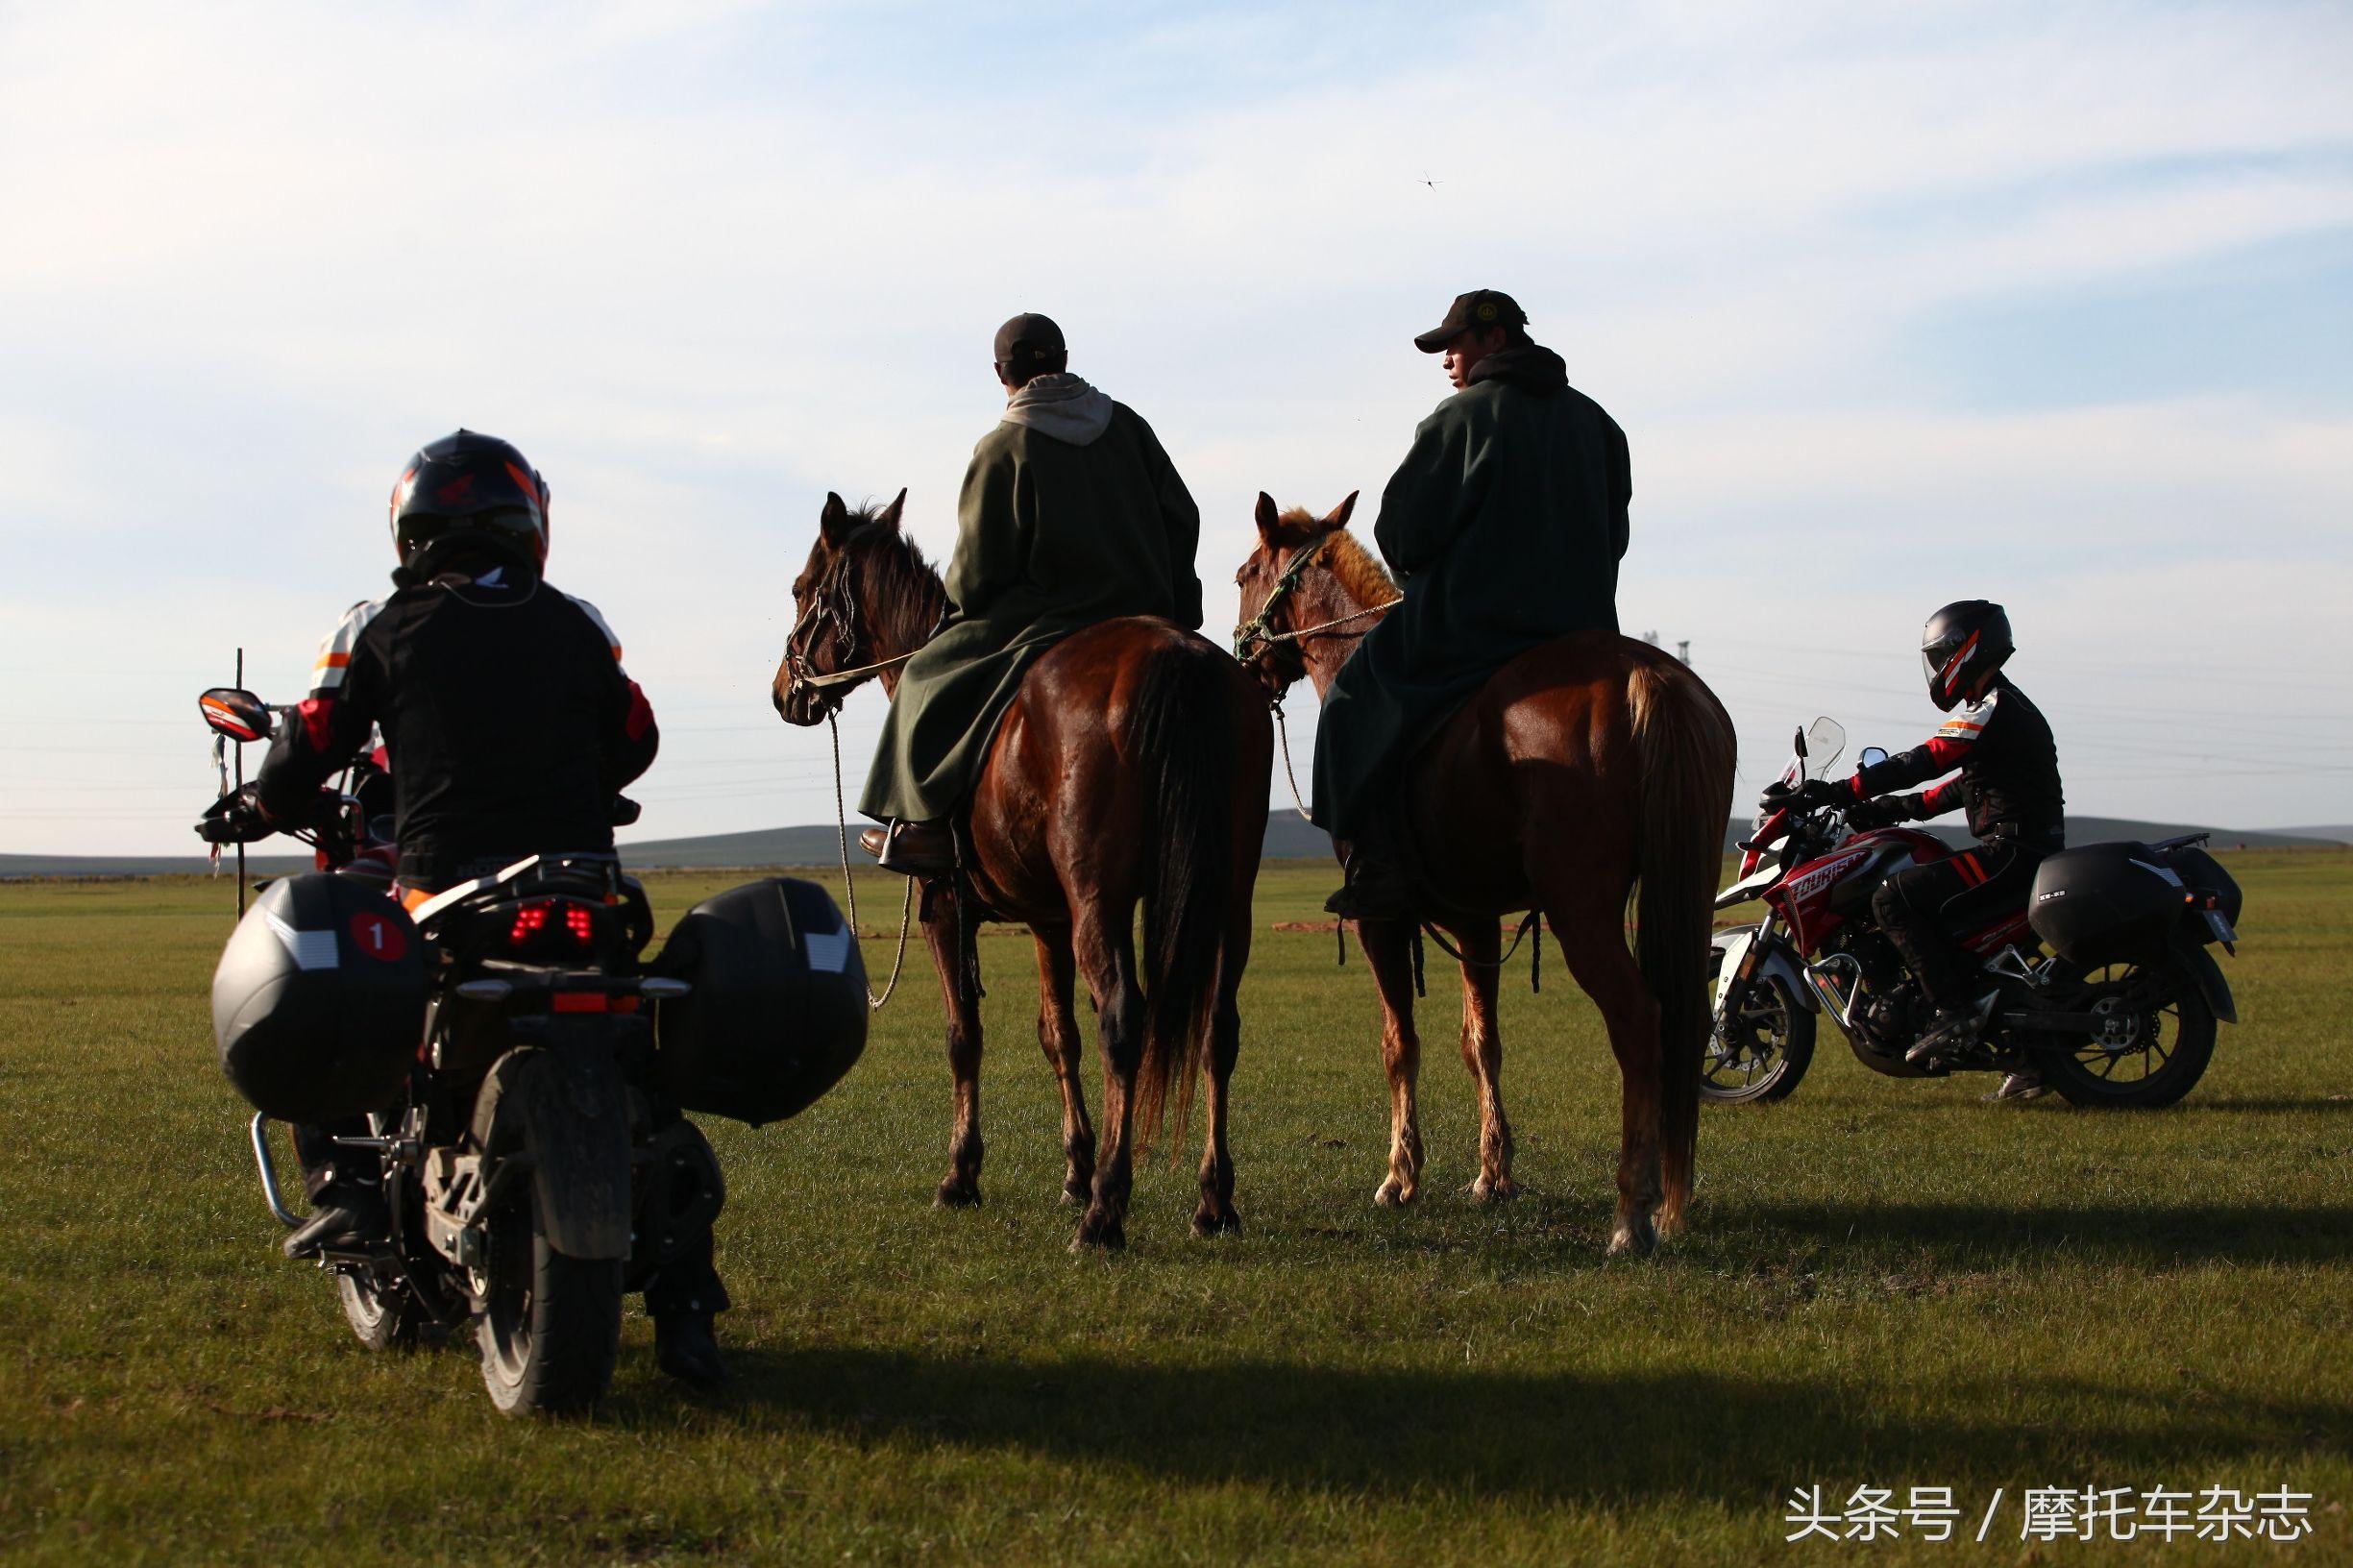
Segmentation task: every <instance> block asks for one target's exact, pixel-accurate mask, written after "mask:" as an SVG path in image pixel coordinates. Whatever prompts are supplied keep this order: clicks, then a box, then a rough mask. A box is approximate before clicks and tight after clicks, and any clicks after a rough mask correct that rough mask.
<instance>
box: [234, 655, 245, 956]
mask: <svg viewBox="0 0 2353 1568" xmlns="http://www.w3.org/2000/svg"><path fill="white" fill-rule="evenodd" d="M244 689H245V649H241V648H240V649H237V690H238V691H243V690H244ZM236 752H237V788H238V789H239V790H243V789H244V788H245V743H244V742H243V741H239V742H238V743H237V746H236ZM237 919H240V920H241V919H245V841H244V840H243V839H239V840H238V841H237Z"/></svg>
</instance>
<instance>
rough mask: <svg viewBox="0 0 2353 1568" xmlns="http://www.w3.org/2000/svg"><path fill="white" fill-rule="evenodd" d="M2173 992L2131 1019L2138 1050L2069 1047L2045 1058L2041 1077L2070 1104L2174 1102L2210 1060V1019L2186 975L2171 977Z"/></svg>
mask: <svg viewBox="0 0 2353 1568" xmlns="http://www.w3.org/2000/svg"><path fill="white" fill-rule="evenodd" d="M2118 984H2119V985H2121V982H2118ZM2172 991H2173V994H2172V999H2171V1001H2169V1003H2168V1004H2167V1005H2166V1006H2164V1007H2160V1008H2152V1009H2149V1010H2147V1011H2145V1012H2144V1013H2143V1014H2141V1015H2140V1016H2139V1017H2137V1018H2135V1019H2134V1021H2133V1023H2132V1025H2131V1028H2132V1031H2133V1037H2134V1039H2135V1040H2136V1041H2139V1042H2140V1044H2139V1048H2138V1049H2127V1050H2110V1049H2107V1048H2104V1047H2103V1046H2102V1045H2100V1044H2099V1043H2097V1042H2095V1041H2086V1042H2085V1043H2084V1044H2083V1045H2082V1046H2081V1047H2079V1048H2077V1049H2075V1050H2072V1051H2068V1050H2059V1051H2054V1052H2052V1053H2051V1054H2050V1055H2049V1056H2048V1057H2047V1058H2046V1059H2045V1062H2044V1066H2043V1078H2044V1081H2045V1082H2046V1083H2047V1084H2048V1085H2049V1086H2050V1087H2051V1088H2052V1089H2054V1090H2058V1092H2059V1094H2060V1097H2061V1098H2063V1099H2065V1100H2066V1101H2067V1102H2068V1103H2069V1104H2071V1105H2078V1106H2084V1107H2087V1108H2096V1109H2103V1110H2111V1111H2155V1110H2160V1109H2162V1108H2164V1107H2166V1106H2169V1105H2175V1104H2178V1103H2179V1102H2180V1100H2181V1098H2182V1096H2183V1095H2185V1094H2187V1093H2189V1092H2190V1090H2193V1089H2194V1088H2196V1087H2197V1081H2198V1080H2199V1079H2200V1078H2203V1077H2204V1076H2205V1075H2206V1065H2207V1064H2208V1063H2209V1062H2211V1061H2213V1060H2214V1039H2215V1018H2214V1010H2213V1009H2212V1008H2210V1007H2208V1006H2207V1005H2206V998H2205V996H2204V995H2203V994H2202V993H2201V992H2199V991H2198V989H2197V987H2196V986H2195V985H2194V984H2192V983H2191V981H2190V979H2189V977H2188V976H2186V975H2184V976H2177V977H2175V983H2174V986H2173V988H2172ZM2136 1069H2137V1070H2136ZM2128 1074H2129V1076H2128Z"/></svg>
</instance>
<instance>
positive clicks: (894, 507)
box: [874, 484, 907, 532]
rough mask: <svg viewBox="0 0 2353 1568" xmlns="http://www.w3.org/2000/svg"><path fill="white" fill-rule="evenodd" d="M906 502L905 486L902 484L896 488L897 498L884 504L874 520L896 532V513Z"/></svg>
mask: <svg viewBox="0 0 2353 1568" xmlns="http://www.w3.org/2000/svg"><path fill="white" fill-rule="evenodd" d="M906 504H907V487H906V486H905V485H903V484H902V485H900V486H899V489H898V499H897V500H895V501H894V502H891V504H890V505H888V506H885V507H884V508H883V509H882V515H881V516H880V517H878V518H876V519H875V520H874V521H875V522H877V523H880V524H881V525H882V526H883V527H886V528H889V529H891V530H892V531H893V532H896V531H897V530H898V514H899V512H900V511H901V510H903V509H904V508H905V507H906Z"/></svg>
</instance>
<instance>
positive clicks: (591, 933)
mask: <svg viewBox="0 0 2353 1568" xmlns="http://www.w3.org/2000/svg"><path fill="white" fill-rule="evenodd" d="M548 938H554V939H558V940H568V942H569V943H570V945H572V946H574V947H578V948H587V947H589V946H592V945H594V943H596V940H597V912H596V911H595V910H593V909H591V908H590V907H589V906H588V905H586V904H581V903H574V902H572V901H571V900H569V899H563V898H542V899H538V900H536V901H535V902H532V903H528V904H525V905H523V906H522V907H521V908H519V909H517V910H516V911H515V923H514V924H513V925H511V926H509V927H508V928H507V932H506V944H507V945H508V946H510V947H528V946H532V945H534V944H536V943H538V942H541V941H544V940H546V939H548Z"/></svg>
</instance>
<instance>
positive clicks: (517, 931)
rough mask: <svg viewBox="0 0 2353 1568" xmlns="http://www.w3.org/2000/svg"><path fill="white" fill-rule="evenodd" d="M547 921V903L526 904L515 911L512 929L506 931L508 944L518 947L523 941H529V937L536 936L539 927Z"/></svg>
mask: <svg viewBox="0 0 2353 1568" xmlns="http://www.w3.org/2000/svg"><path fill="white" fill-rule="evenodd" d="M547 923H548V906H547V905H545V904H526V905H524V906H523V907H522V908H521V909H518V910H516V911H515V925H514V929H513V930H511V931H509V932H507V933H506V940H507V942H508V943H509V944H510V945H512V946H516V947H520V946H522V945H523V944H524V943H527V942H528V941H530V940H531V938H533V937H535V936H537V935H538V934H539V930H540V927H542V926H544V925H546V924H547Z"/></svg>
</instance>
